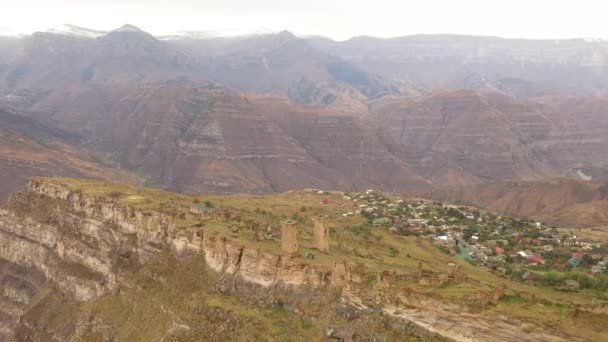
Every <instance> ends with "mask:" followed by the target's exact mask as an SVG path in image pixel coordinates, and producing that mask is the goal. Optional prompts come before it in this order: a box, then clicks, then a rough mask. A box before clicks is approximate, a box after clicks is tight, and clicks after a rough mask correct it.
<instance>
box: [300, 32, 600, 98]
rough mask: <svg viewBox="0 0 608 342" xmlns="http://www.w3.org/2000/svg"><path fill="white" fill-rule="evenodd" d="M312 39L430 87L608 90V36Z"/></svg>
mask: <svg viewBox="0 0 608 342" xmlns="http://www.w3.org/2000/svg"><path fill="white" fill-rule="evenodd" d="M309 42H310V43H311V45H312V46H314V47H316V48H318V49H320V50H322V51H326V52H328V53H331V54H333V55H336V56H339V57H341V58H343V59H345V60H347V61H349V62H352V63H353V64H355V65H357V66H358V67H360V68H362V69H364V70H369V71H371V72H374V73H377V74H379V75H382V76H385V77H388V78H390V79H400V80H403V81H407V82H409V83H411V84H415V85H418V86H423V85H425V86H426V87H427V89H437V88H443V87H455V88H465V89H477V88H479V87H484V86H486V85H488V84H489V85H492V86H493V87H497V88H498V89H501V90H504V91H506V92H508V93H510V94H512V95H518V96H524V97H529V96H538V95H542V94H545V93H559V92H569V93H574V94H596V93H605V92H606V90H608V81H606V80H608V77H607V74H606V73H607V70H608V69H606V65H607V64H608V42H606V41H587V40H583V39H567V40H523V39H502V38H496V37H481V36H459V35H415V36H406V37H396V38H391V39H381V38H373V37H357V38H353V39H350V40H347V41H344V42H335V41H332V40H330V39H326V38H319V37H312V38H309Z"/></svg>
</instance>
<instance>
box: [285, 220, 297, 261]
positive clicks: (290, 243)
mask: <svg viewBox="0 0 608 342" xmlns="http://www.w3.org/2000/svg"><path fill="white" fill-rule="evenodd" d="M298 247H299V245H298V223H297V222H296V221H292V220H287V221H285V222H283V224H282V225H281V250H282V251H283V253H285V254H290V255H296V254H298Z"/></svg>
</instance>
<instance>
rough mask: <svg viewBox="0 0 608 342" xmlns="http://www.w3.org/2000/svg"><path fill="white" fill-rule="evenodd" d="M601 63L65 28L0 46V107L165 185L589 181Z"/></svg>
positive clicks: (604, 127)
mask: <svg viewBox="0 0 608 342" xmlns="http://www.w3.org/2000/svg"><path fill="white" fill-rule="evenodd" d="M161 38H162V39H161ZM607 57H608V43H606V42H603V41H586V40H582V39H581V40H559V41H548V40H546V41H543V40H508V39H500V38H493V37H468V36H451V35H429V36H410V37H402V38H395V39H377V38H369V37H359V38H356V39H351V40H349V41H345V42H335V41H332V40H329V39H327V38H322V37H297V36H295V35H293V34H291V33H290V32H286V31H283V32H278V33H271V34H255V35H247V36H238V37H210V36H206V35H202V34H200V33H194V34H188V35H176V36H173V37H171V39H168V38H167V37H164V38H163V37H154V36H152V35H151V34H149V33H147V32H145V31H142V30H140V29H139V28H137V27H135V26H132V25H125V26H123V27H121V28H119V29H116V30H113V31H109V32H103V31H97V30H90V29H84V28H80V27H75V26H71V25H66V26H63V27H61V28H56V29H54V30H51V31H50V32H39V33H35V34H33V35H31V36H27V37H22V38H3V39H0V108H7V109H9V111H10V112H12V113H15V114H16V115H18V116H20V117H23V118H24V119H27V120H30V121H32V122H37V123H40V124H41V125H47V126H52V127H58V129H61V130H63V131H65V132H69V133H70V134H74V135H76V136H78V137H80V138H79V139H78V140H77V141H75V142H70V144H71V145H70V146H72V147H73V148H75V149H84V150H87V151H93V152H95V153H96V154H98V155H100V156H103V158H109V160H111V162H108V161H104V162H103V163H102V164H103V165H104V167H105V166H106V165H111V164H112V163H116V168H115V169H118V166H120V168H121V171H124V170H125V169H126V170H129V171H128V172H129V173H131V174H138V175H139V176H141V177H143V178H145V179H147V182H148V184H149V185H155V186H159V187H163V188H168V189H172V190H178V191H182V192H205V191H212V192H219V193H229V192H239V191H248V192H272V191H282V190H288V189H293V188H303V187H322V188H331V189H343V190H357V189H363V188H368V187H373V188H377V189H382V190H387V191H394V192H403V191H407V192H410V191H428V190H431V189H433V188H435V187H443V186H455V185H458V186H463V187H466V186H469V185H472V184H479V183H482V182H486V181H511V180H517V181H522V180H524V181H544V180H547V179H552V178H555V177H572V178H575V179H592V180H602V179H605V178H606V175H608V154H606V153H605V151H606V147H608V116H607V115H606V113H607V109H608V95H605V93H606V89H608V77H607V76H608V75H606V74H605V73H606V70H608V68H607V67H606V66H607V64H608V58H607ZM52 140H58V138H57V139H55V138H53V139H52ZM41 173H44V174H49V173H51V174H61V172H55V173H53V172H41ZM104 175H106V176H107V177H109V173H104ZM134 178H137V177H134ZM15 179H19V182H22V179H23V177H21V178H19V177H17V178H15ZM16 182H17V181H16ZM0 195H2V194H1V193H0Z"/></svg>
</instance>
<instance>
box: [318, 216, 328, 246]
mask: <svg viewBox="0 0 608 342" xmlns="http://www.w3.org/2000/svg"><path fill="white" fill-rule="evenodd" d="M326 219H327V215H317V216H315V218H314V223H315V226H314V243H315V248H316V249H318V250H319V251H321V252H329V228H328V227H327V225H326V224H325V220H326Z"/></svg>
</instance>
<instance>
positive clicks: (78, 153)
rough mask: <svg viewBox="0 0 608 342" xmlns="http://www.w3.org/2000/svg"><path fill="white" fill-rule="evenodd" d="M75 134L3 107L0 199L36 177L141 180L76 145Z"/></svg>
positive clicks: (0, 148) (0, 111) (0, 137)
mask: <svg viewBox="0 0 608 342" xmlns="http://www.w3.org/2000/svg"><path fill="white" fill-rule="evenodd" d="M79 139H80V138H79V137H78V136H77V135H74V134H73V133H68V132H67V131H64V130H61V129H57V128H54V127H52V126H48V125H45V124H40V123H38V122H36V121H34V120H31V119H28V118H25V117H23V116H20V115H17V114H15V113H13V112H10V111H6V110H0V175H2V176H1V178H2V181H0V202H4V201H5V200H6V197H7V196H8V194H10V193H11V192H14V191H15V190H16V189H19V188H21V187H23V186H24V185H25V184H26V183H27V182H28V180H29V178H30V177H32V176H38V175H47V176H60V175H62V176H67V175H74V176H78V177H85V178H91V179H99V180H108V181H122V182H130V183H135V184H137V183H138V177H137V176H135V175H133V174H131V173H129V172H126V171H120V170H118V169H117V168H116V165H113V164H111V163H110V162H108V161H104V160H103V158H101V157H99V156H95V155H94V154H92V153H90V152H88V151H86V150H84V149H82V148H78V147H76V146H77V145H78V142H79Z"/></svg>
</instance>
